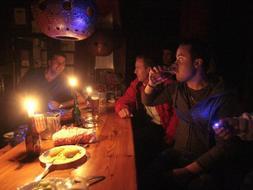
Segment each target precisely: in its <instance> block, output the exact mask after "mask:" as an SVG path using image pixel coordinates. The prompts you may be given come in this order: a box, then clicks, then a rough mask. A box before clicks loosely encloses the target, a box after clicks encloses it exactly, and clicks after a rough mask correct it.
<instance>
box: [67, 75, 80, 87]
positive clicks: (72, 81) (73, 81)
mask: <svg viewBox="0 0 253 190" xmlns="http://www.w3.org/2000/svg"><path fill="white" fill-rule="evenodd" d="M77 83H78V82H77V78H76V77H69V85H70V86H71V87H76V86H77Z"/></svg>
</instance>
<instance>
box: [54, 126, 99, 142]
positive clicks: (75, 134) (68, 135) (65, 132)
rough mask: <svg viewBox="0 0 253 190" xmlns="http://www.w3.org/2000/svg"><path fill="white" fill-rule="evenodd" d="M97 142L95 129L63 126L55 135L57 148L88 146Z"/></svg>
mask: <svg viewBox="0 0 253 190" xmlns="http://www.w3.org/2000/svg"><path fill="white" fill-rule="evenodd" d="M95 140H96V133H95V131H94V129H84V128H79V127H73V126H71V127H66V126H63V127H62V129H61V130H59V131H58V132H56V133H54V134H53V141H54V144H55V146H60V145H75V144H88V143H92V142H94V141H95Z"/></svg>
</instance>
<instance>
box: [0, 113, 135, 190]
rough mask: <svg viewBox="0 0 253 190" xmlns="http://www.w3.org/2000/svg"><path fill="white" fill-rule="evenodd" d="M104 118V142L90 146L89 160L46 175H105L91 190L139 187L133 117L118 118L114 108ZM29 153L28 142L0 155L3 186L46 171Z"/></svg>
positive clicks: (10, 187)
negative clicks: (28, 156) (27, 154)
mask: <svg viewBox="0 0 253 190" xmlns="http://www.w3.org/2000/svg"><path fill="white" fill-rule="evenodd" d="M102 121H103V122H102V124H101V126H100V127H101V134H100V141H99V142H98V143H94V144H91V145H90V146H89V147H88V148H87V152H88V154H89V158H88V160H87V161H86V162H84V163H82V164H81V165H79V166H78V167H76V168H67V169H63V170H53V171H51V172H50V173H49V174H48V175H47V176H46V178H48V177H69V176H71V175H78V176H82V177H88V176H98V175H102V176H105V177H106V179H105V180H103V181H101V182H99V183H97V184H95V185H93V186H91V187H90V189H91V190H136V189H137V185H136V170H135V156H134V148H133V136H132V129H131V122H130V120H129V119H120V118H118V116H117V115H116V114H115V113H113V110H112V109H110V110H107V113H106V114H104V115H103V116H102ZM25 155H26V153H25V144H24V143H21V144H19V145H17V146H16V147H14V148H12V149H11V150H9V151H8V152H6V153H5V154H3V155H2V156H1V157H0V184H1V188H0V189H4V190H14V189H16V188H17V187H18V186H21V185H23V184H25V183H28V182H31V181H33V180H34V178H35V177H36V176H37V175H38V174H40V173H41V172H42V171H43V170H44V168H43V167H42V166H41V164H40V162H39V160H38V159H35V160H32V161H30V160H26V159H24V156H25Z"/></svg>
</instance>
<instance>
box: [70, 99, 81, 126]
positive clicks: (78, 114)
mask: <svg viewBox="0 0 253 190" xmlns="http://www.w3.org/2000/svg"><path fill="white" fill-rule="evenodd" d="M72 118H73V121H74V124H75V125H76V126H81V125H82V117H81V111H80V109H79V106H78V101H77V96H76V95H74V107H73V110H72Z"/></svg>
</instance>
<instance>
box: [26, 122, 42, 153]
mask: <svg viewBox="0 0 253 190" xmlns="http://www.w3.org/2000/svg"><path fill="white" fill-rule="evenodd" d="M25 145H26V152H27V154H29V155H30V156H39V154H40V152H41V144H40V135H39V133H38V131H37V130H36V127H35V123H34V118H29V120H28V126H27V132H26V138H25Z"/></svg>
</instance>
